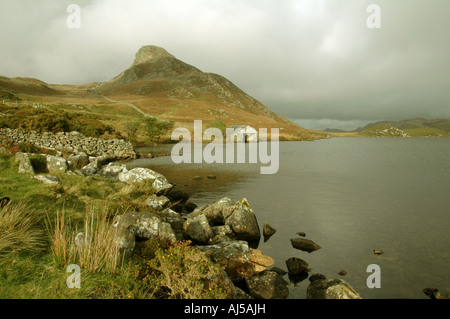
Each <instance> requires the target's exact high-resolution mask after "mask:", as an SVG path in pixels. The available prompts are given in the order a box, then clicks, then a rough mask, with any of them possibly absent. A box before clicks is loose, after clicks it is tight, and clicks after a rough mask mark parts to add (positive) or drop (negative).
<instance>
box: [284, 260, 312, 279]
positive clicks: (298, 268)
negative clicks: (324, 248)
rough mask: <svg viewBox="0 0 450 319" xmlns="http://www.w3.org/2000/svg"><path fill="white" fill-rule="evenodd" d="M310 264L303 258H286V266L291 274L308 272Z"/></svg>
mask: <svg viewBox="0 0 450 319" xmlns="http://www.w3.org/2000/svg"><path fill="white" fill-rule="evenodd" d="M308 266H309V264H308V263H307V262H306V261H304V260H303V259H300V258H297V257H292V258H289V259H288V260H286V267H287V269H288V272H289V275H299V274H301V273H304V272H308V271H309V269H308Z"/></svg>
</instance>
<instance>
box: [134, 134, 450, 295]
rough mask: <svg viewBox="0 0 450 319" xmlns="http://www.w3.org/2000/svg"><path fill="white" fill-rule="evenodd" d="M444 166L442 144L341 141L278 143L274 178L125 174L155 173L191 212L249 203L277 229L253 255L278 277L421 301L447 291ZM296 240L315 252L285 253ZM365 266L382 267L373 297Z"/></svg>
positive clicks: (448, 189)
mask: <svg viewBox="0 0 450 319" xmlns="http://www.w3.org/2000/svg"><path fill="white" fill-rule="evenodd" d="M162 148H163V149H164V148H165V149H166V150H170V149H171V146H164V147H162ZM449 157H450V139H370V138H340V139H330V140H321V141H314V142H284V143H281V145H280V169H279V172H278V173H277V174H275V175H260V174H259V164H215V165H206V164H195V165H194V164H183V165H175V164H172V162H171V158H170V157H160V158H155V159H151V160H149V159H141V160H137V161H134V162H132V163H130V165H129V166H130V167H136V166H139V167H149V168H152V169H154V170H156V171H159V172H160V173H162V174H164V175H165V176H167V178H168V179H169V180H170V181H172V182H174V183H176V184H177V185H178V187H181V188H184V189H185V190H187V191H188V192H190V193H191V194H192V196H191V200H192V201H194V202H195V203H196V204H198V205H203V204H207V203H210V202H213V201H216V200H218V199H220V198H222V197H224V196H229V197H230V198H232V199H233V200H236V201H237V200H240V199H241V198H243V197H245V198H247V199H248V200H249V202H250V204H251V205H252V207H253V210H254V212H255V214H256V216H257V218H258V221H259V224H260V227H261V228H262V225H263V223H264V222H268V223H269V224H270V225H271V226H273V227H274V228H275V229H277V233H276V234H275V235H274V236H273V237H272V238H270V239H269V240H268V241H267V242H263V241H262V240H261V243H260V245H259V247H258V249H261V250H262V251H263V252H264V253H265V254H266V255H269V256H271V257H273V258H274V259H275V261H276V264H275V266H278V267H281V268H283V269H286V265H285V261H286V260H287V259H289V258H290V257H298V258H301V259H304V260H305V261H307V262H308V263H309V265H310V268H311V269H312V272H311V273H317V272H318V273H322V274H324V275H326V276H327V277H328V278H343V279H344V280H346V281H348V282H349V283H350V284H351V285H352V286H353V287H354V288H355V289H356V290H357V291H358V292H359V293H360V294H361V295H362V297H363V298H428V297H427V296H425V295H424V294H423V292H422V289H423V288H427V287H436V288H439V289H440V290H450V267H449V265H450V232H449V230H450V161H449ZM209 174H213V175H216V176H217V179H215V180H210V179H207V178H206V176H207V175H209ZM196 175H197V176H201V177H203V179H202V180H200V181H196V180H193V179H192V177H193V176H196ZM299 231H302V232H305V233H306V238H308V239H311V240H314V241H315V242H317V243H318V244H319V245H321V246H322V248H321V249H320V250H318V251H316V252H313V253H311V254H309V253H306V252H302V251H299V250H296V249H294V248H292V246H291V244H290V238H295V237H296V236H297V235H296V232H299ZM374 248H379V249H382V250H383V251H384V254H383V255H374V254H373V249H374ZM370 264H378V265H379V266H380V267H381V288H380V289H369V288H367V286H366V279H367V277H368V276H369V273H367V272H366V269H367V266H368V265H370ZM342 269H344V270H346V271H347V275H346V276H344V277H341V276H339V275H338V274H337V273H338V272H339V271H340V270H342ZM285 279H287V280H289V279H288V278H287V276H286V277H285ZM308 284H309V281H308V280H307V279H306V280H304V281H302V282H299V283H296V284H294V283H291V284H290V291H291V293H290V297H289V298H304V297H305V296H306V287H307V285H308Z"/></svg>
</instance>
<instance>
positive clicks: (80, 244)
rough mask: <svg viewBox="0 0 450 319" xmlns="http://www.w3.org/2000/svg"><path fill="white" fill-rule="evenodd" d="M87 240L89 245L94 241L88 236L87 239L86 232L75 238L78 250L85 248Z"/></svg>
mask: <svg viewBox="0 0 450 319" xmlns="http://www.w3.org/2000/svg"><path fill="white" fill-rule="evenodd" d="M86 240H87V242H88V243H91V240H92V239H91V237H90V236H87V238H86V235H85V233H84V232H81V233H78V234H77V235H76V236H75V246H77V247H78V248H83V247H85V245H86Z"/></svg>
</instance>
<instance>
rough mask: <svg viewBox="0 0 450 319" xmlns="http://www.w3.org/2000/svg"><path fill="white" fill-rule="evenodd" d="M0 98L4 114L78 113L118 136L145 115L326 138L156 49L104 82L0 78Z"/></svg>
mask: <svg viewBox="0 0 450 319" xmlns="http://www.w3.org/2000/svg"><path fill="white" fill-rule="evenodd" d="M0 97H3V99H4V104H3V106H5V107H10V109H8V110H7V112H13V111H12V110H11V107H16V106H21V107H28V108H32V107H34V108H36V107H38V108H43V109H45V110H47V111H49V112H53V113H61V112H65V113H68V114H69V115H72V116H77V115H78V114H80V115H83V117H89V118H92V119H94V120H95V121H100V122H101V123H102V124H103V125H105V126H108V127H112V128H114V130H115V131H117V132H118V133H119V134H122V135H123V136H126V135H127V129H126V126H127V123H130V122H135V121H139V120H141V119H142V118H143V117H145V116H147V115H151V116H156V117H158V118H160V119H163V120H171V121H174V122H175V126H178V127H187V128H191V127H192V126H193V123H194V120H203V125H204V128H206V127H207V126H208V125H210V124H211V123H213V121H214V122H215V123H217V122H218V121H220V122H222V123H225V124H226V125H227V126H231V125H236V124H247V125H251V126H253V127H255V128H256V129H259V128H268V129H270V128H280V135H281V136H280V138H281V139H282V140H311V139H317V138H324V137H326V136H327V134H326V133H324V132H321V131H316V130H307V129H303V128H301V127H300V126H298V125H296V124H294V123H292V122H291V121H289V120H287V119H285V118H284V117H282V116H279V115H277V114H275V113H274V112H272V111H271V110H270V109H269V108H267V107H266V106H264V105H263V104H262V103H260V102H259V101H257V100H256V99H255V98H253V97H251V96H249V95H248V94H246V93H245V92H243V91H242V90H241V89H239V88H238V87H237V86H236V85H234V84H233V83H232V82H231V81H229V80H227V79H225V78H224V77H222V76H220V75H218V74H213V73H205V72H202V71H201V70H199V69H197V68H196V67H194V66H192V65H189V64H187V63H185V62H183V61H181V60H179V59H177V58H175V57H174V56H173V55H172V54H170V53H168V52H167V51H166V50H165V49H163V48H160V47H157V46H144V47H142V48H141V49H140V50H139V51H138V52H137V53H136V56H135V60H134V63H133V64H132V65H131V66H130V67H129V68H128V69H126V70H125V71H123V72H121V73H120V74H118V75H117V76H116V77H114V78H113V79H111V80H109V81H107V82H103V83H88V84H84V85H54V84H47V83H45V82H42V81H40V80H36V79H27V78H7V77H0ZM18 101H19V103H18ZM16 111H17V110H16ZM5 112H6V111H5ZM50 116H51V115H50Z"/></svg>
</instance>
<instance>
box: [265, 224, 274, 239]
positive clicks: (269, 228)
mask: <svg viewBox="0 0 450 319" xmlns="http://www.w3.org/2000/svg"><path fill="white" fill-rule="evenodd" d="M276 232H277V230H276V229H275V228H273V227H272V226H270V225H269V224H267V223H264V225H263V236H264V241H267V240H268V239H269V238H270V237H272V236H273V235H274V234H275V233H276Z"/></svg>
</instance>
